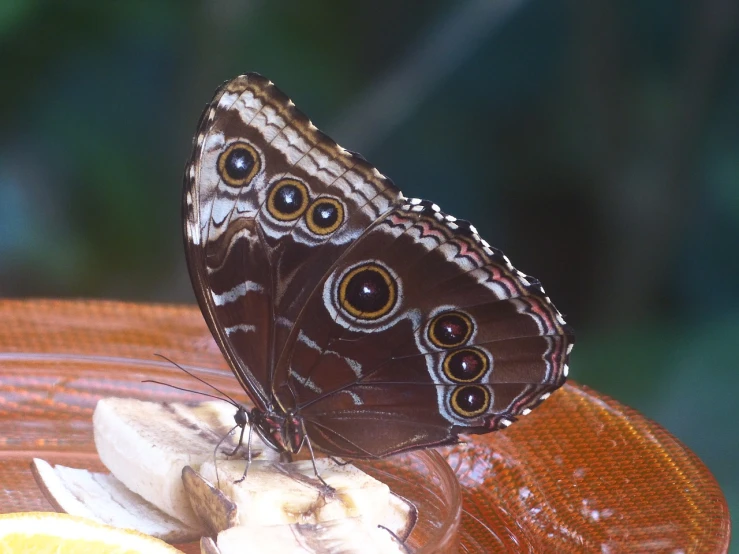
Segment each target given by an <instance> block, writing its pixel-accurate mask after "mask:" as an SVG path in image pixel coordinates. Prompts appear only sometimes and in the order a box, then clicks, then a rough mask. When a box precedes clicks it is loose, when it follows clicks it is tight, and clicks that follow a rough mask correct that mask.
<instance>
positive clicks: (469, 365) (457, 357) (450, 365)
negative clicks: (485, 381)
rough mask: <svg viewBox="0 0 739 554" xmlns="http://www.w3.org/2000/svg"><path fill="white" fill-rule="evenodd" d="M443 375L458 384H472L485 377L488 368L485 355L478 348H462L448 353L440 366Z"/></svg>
mask: <svg viewBox="0 0 739 554" xmlns="http://www.w3.org/2000/svg"><path fill="white" fill-rule="evenodd" d="M442 366H443V368H444V375H446V376H447V377H448V378H449V379H450V380H452V381H456V382H458V383H472V382H474V381H477V380H478V379H480V377H482V376H483V375H485V372H486V371H487V370H488V367H490V362H489V361H488V357H487V355H486V354H485V353H484V352H483V351H482V350H480V349H478V348H462V349H461V350H456V351H454V352H450V353H449V354H447V355H446V357H445V358H444V363H443V364H442Z"/></svg>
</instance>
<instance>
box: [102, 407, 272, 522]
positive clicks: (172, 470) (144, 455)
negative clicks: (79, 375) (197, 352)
mask: <svg viewBox="0 0 739 554" xmlns="http://www.w3.org/2000/svg"><path fill="white" fill-rule="evenodd" d="M233 416H234V408H233V406H231V405H229V404H227V403H225V402H204V403H202V404H199V405H198V406H195V407H193V406H187V405H184V404H157V403H154V402H142V401H139V400H134V399H124V398H107V399H103V400H100V401H99V402H98V404H97V407H96V408H95V413H94V414H93V429H94V436H95V446H96V447H97V451H98V455H99V456H100V459H101V461H102V462H103V463H104V464H105V466H106V467H107V468H108V469H109V470H110V472H111V473H112V474H113V475H115V476H116V478H117V479H119V480H120V481H121V482H122V483H123V484H124V485H125V486H126V487H128V488H129V489H130V490H132V491H133V492H135V493H136V494H139V495H140V496H142V497H143V498H144V499H146V500H148V501H149V502H151V503H152V504H154V505H155V506H157V507H158V508H159V509H161V510H162V511H163V512H165V513H166V514H168V515H170V516H172V517H174V518H176V519H178V520H180V521H182V522H184V523H186V524H187V525H189V526H190V527H196V528H197V527H199V526H200V522H199V520H198V518H197V516H196V515H195V513H194V512H193V511H192V508H191V507H190V504H189V502H188V500H187V495H186V493H185V488H184V486H183V484H182V478H181V476H182V468H184V467H185V466H188V465H189V466H191V467H193V468H195V469H197V468H199V467H200V465H201V464H202V463H203V462H204V461H206V460H213V458H214V457H217V458H218V459H223V458H225V456H224V454H223V451H224V450H227V451H231V450H233V449H234V448H235V446H236V441H237V440H238V433H233V434H232V435H231V436H226V435H227V433H228V432H229V430H230V429H232V428H233V426H234V420H233ZM221 441H222V442H221ZM219 442H221V444H220V446H218V444H219ZM216 449H217V450H218V452H216ZM251 451H252V458H254V459H259V458H260V457H265V458H268V459H269V458H270V457H271V458H274V457H276V456H277V453H275V452H273V451H272V450H271V449H269V448H268V447H266V446H265V445H264V444H263V443H261V442H259V439H258V437H256V436H252V445H251Z"/></svg>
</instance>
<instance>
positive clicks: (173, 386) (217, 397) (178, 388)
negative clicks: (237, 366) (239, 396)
mask: <svg viewBox="0 0 739 554" xmlns="http://www.w3.org/2000/svg"><path fill="white" fill-rule="evenodd" d="M141 382H142V383H154V384H156V385H164V386H165V387H169V388H170V389H176V390H181V391H183V392H191V393H193V394H200V395H202V396H207V397H209V398H215V399H216V400H223V401H224V402H228V403H229V404H232V403H231V402H230V401H229V400H228V399H225V398H223V397H222V396H216V395H215V394H208V393H207V392H201V391H199V390H193V389H186V388H185V387H178V386H176V385H171V384H170V383H165V382H163V381H155V380H154V379H144V380H143V381H141ZM232 405H233V406H234V407H235V408H238V404H232Z"/></svg>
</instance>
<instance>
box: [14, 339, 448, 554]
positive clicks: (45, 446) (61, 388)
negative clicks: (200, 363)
mask: <svg viewBox="0 0 739 554" xmlns="http://www.w3.org/2000/svg"><path fill="white" fill-rule="evenodd" d="M0 361H1V362H2V387H1V389H0V429H2V438H0V446H2V450H1V451H0V485H2V488H1V489H0V506H2V511H4V512H11V511H12V512H16V511H31V510H41V511H52V510H53V508H52V507H51V505H50V504H48V503H47V501H46V500H45V498H44V496H43V494H42V493H41V491H40V490H39V489H38V487H37V486H36V483H35V481H34V480H33V478H32V477H31V475H30V471H29V464H30V462H31V460H32V459H33V458H34V457H38V458H43V459H45V460H47V461H49V462H51V463H54V464H62V465H66V466H71V467H79V468H85V469H90V470H94V471H105V470H104V468H103V467H102V465H101V463H100V461H99V459H98V458H97V454H96V453H95V445H94V442H93V435H92V411H93V409H94V407H95V404H96V402H97V400H98V399H100V398H102V397H105V396H125V397H132V398H138V399H141V400H149V401H153V402H193V401H194V402H198V401H201V400H203V399H204V398H203V397H202V396H199V395H197V394H194V393H187V392H183V391H178V390H175V389H171V388H169V387H165V386H162V385H156V384H151V383H142V382H141V381H142V380H143V379H155V380H157V381H161V382H165V383H169V384H172V385H175V386H178V387H186V388H187V387H189V388H193V389H196V390H206V389H205V388H204V387H203V385H202V384H200V383H198V382H197V381H195V380H194V379H192V378H191V377H189V376H187V375H186V374H184V373H183V372H182V371H180V370H179V369H177V368H176V367H174V366H173V365H172V364H170V363H168V362H164V361H159V360H157V359H153V360H136V359H116V358H109V357H101V356H85V357H79V356H73V355H66V356H62V355H51V354H48V355H39V354H24V353H16V354H13V355H8V354H6V355H4V356H0ZM187 369H188V370H189V371H193V372H194V373H195V374H196V375H198V376H199V377H201V378H203V379H205V380H207V381H208V382H210V383H211V384H213V385H215V386H217V387H218V388H219V389H221V390H222V391H224V392H226V393H227V394H229V395H231V396H236V397H239V396H243V395H242V394H240V390H238V384H237V382H236V380H235V379H233V378H231V377H230V376H228V375H226V376H224V375H223V373H222V372H220V371H217V372H214V371H213V370H208V369H202V368H196V367H192V366H188V367H187ZM356 465H358V466H360V467H361V468H362V469H363V470H365V471H367V472H368V473H369V474H371V475H372V476H374V477H375V478H377V479H378V480H380V481H382V482H384V483H386V484H387V485H388V486H389V487H390V489H391V490H392V491H393V492H395V493H396V494H399V495H400V496H403V497H404V498H406V499H407V500H409V501H411V502H412V503H413V504H414V505H415V506H416V508H417V509H418V522H417V524H416V526H415V528H414V530H413V532H412V533H411V536H410V537H409V538H408V541H407V543H408V545H409V546H410V547H411V548H412V549H413V551H414V552H418V553H430V552H455V551H456V544H457V542H458V541H457V536H456V534H457V530H458V527H459V520H460V514H461V494H460V491H459V484H458V482H457V479H456V477H455V475H454V472H453V471H452V470H451V468H450V467H449V465H448V464H447V463H446V461H445V460H444V458H442V457H441V456H440V455H439V453H437V452H435V451H415V452H409V453H404V454H400V455H397V456H393V457H390V458H386V459H382V460H373V461H363V462H361V463H357V464H356ZM178 546H179V547H180V548H182V549H183V550H184V551H186V552H199V548H198V547H197V545H195V544H191V545H178Z"/></svg>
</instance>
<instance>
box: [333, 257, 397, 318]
mask: <svg viewBox="0 0 739 554" xmlns="http://www.w3.org/2000/svg"><path fill="white" fill-rule="evenodd" d="M338 296H339V298H338V300H339V302H338V305H339V306H340V307H341V308H342V309H343V310H345V311H346V312H348V313H349V314H350V315H352V316H354V317H356V318H358V319H369V320H372V319H379V318H381V317H382V316H384V315H387V314H388V313H389V312H390V311H391V310H392V309H393V307H394V306H395V302H396V300H397V297H398V292H397V284H396V282H395V279H394V278H393V276H392V275H391V274H390V272H389V271H388V270H387V269H386V268H384V267H382V266H381V265H379V264H377V263H374V262H367V263H364V264H362V265H359V266H357V267H355V268H354V269H352V270H351V271H349V272H348V273H347V274H346V275H344V277H343V278H342V279H341V282H340V283H339V287H338Z"/></svg>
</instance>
